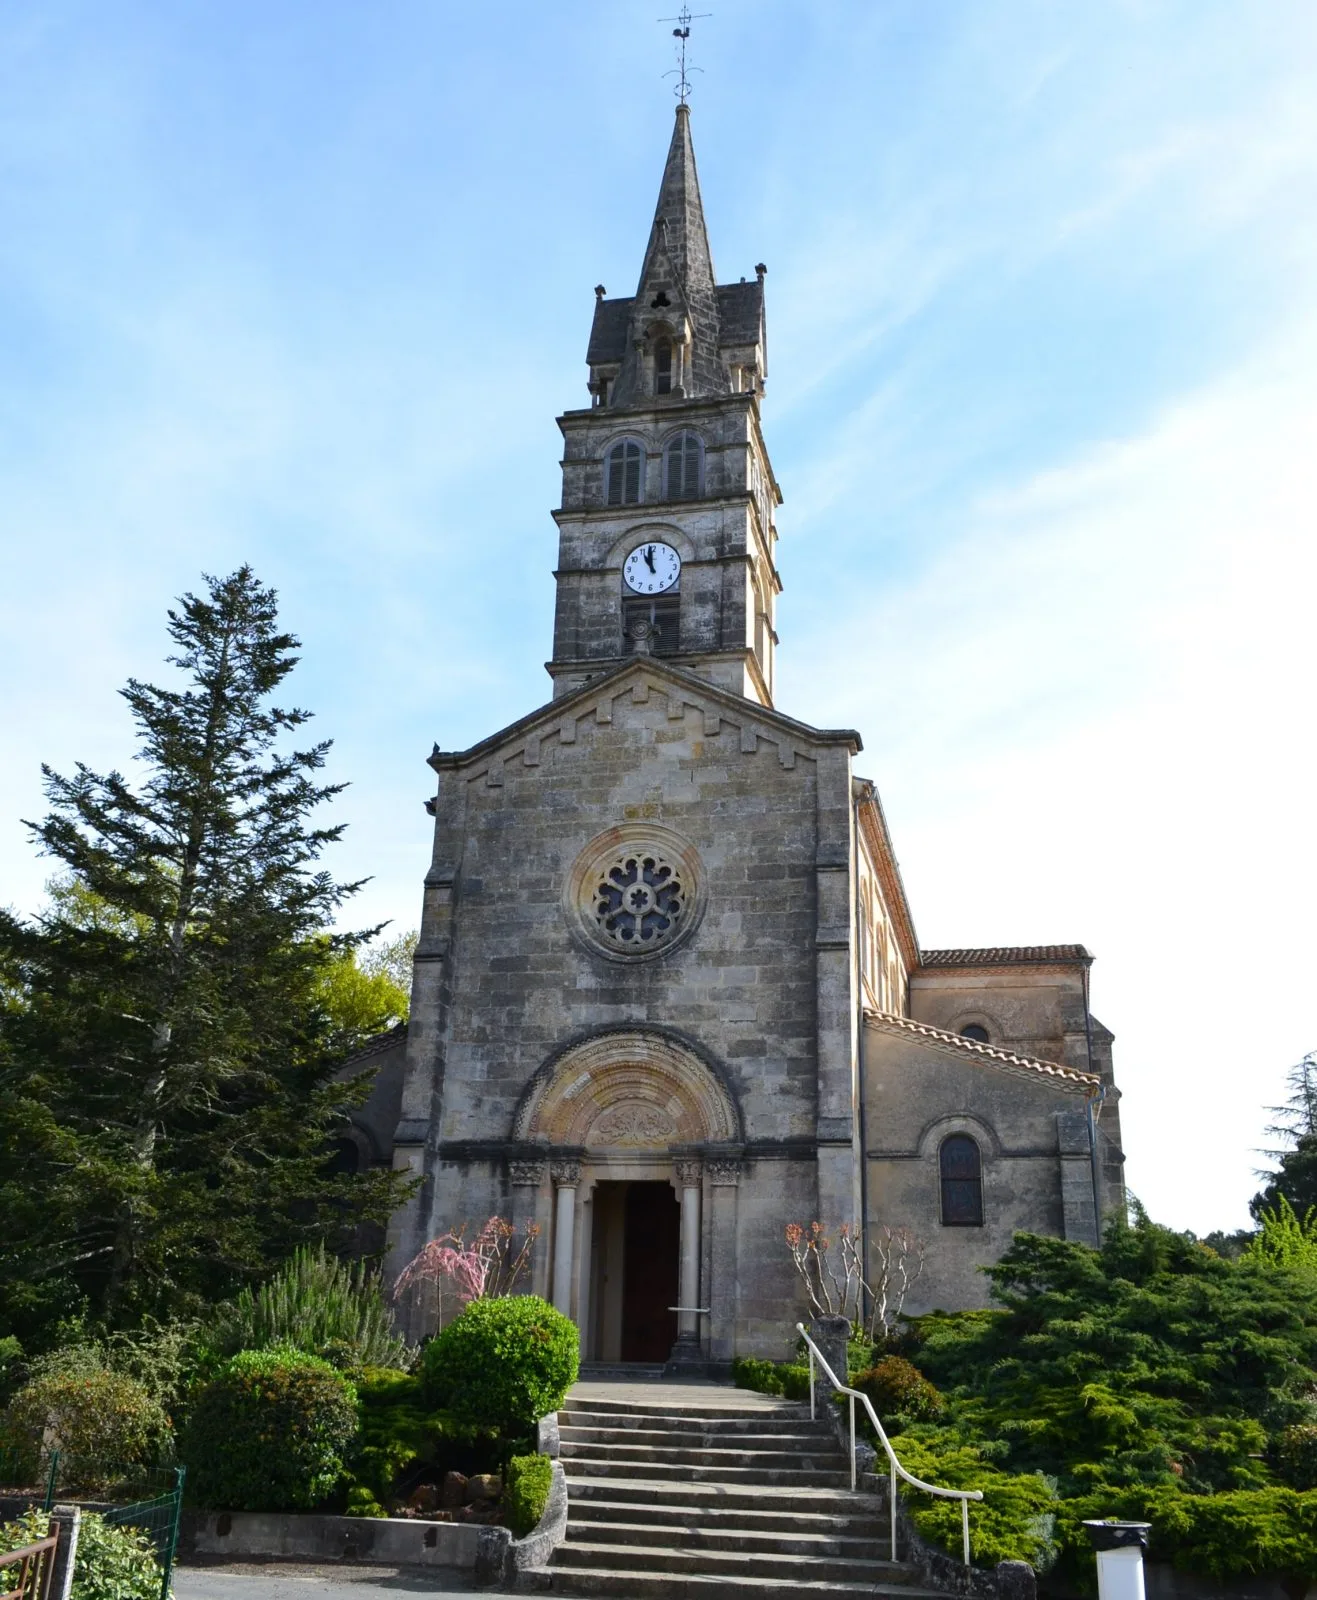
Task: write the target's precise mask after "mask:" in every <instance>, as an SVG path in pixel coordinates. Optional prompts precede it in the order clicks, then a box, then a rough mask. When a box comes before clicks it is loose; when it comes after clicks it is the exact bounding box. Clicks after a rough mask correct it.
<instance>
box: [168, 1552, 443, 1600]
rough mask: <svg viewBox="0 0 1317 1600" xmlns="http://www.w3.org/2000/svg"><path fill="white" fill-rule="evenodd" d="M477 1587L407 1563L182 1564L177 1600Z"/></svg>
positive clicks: (382, 1595) (352, 1596) (371, 1595)
mask: <svg viewBox="0 0 1317 1600" xmlns="http://www.w3.org/2000/svg"><path fill="white" fill-rule="evenodd" d="M472 1592H473V1590H472V1586H471V1585H470V1584H469V1583H468V1582H467V1581H466V1580H465V1579H464V1578H462V1577H460V1576H455V1575H453V1574H449V1573H439V1572H434V1573H430V1572H416V1571H415V1570H414V1569H408V1568H406V1567H345V1566H333V1567H305V1566H302V1565H300V1564H295V1563H291V1562H282V1561H280V1562H277V1563H275V1562H270V1563H268V1564H260V1565H258V1564H255V1563H253V1564H251V1565H246V1564H243V1565H239V1564H237V1563H226V1564H225V1565H224V1566H222V1567H179V1568H177V1569H176V1570H175V1572H174V1593H175V1595H176V1596H177V1597H178V1600H386V1597H387V1596H389V1595H407V1594H428V1595H433V1596H436V1597H438V1600H442V1597H443V1596H445V1595H459V1594H460V1595H466V1594H471V1593H472Z"/></svg>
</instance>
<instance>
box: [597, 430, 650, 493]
mask: <svg viewBox="0 0 1317 1600" xmlns="http://www.w3.org/2000/svg"><path fill="white" fill-rule="evenodd" d="M644 467H645V452H644V451H643V450H642V449H641V448H640V446H639V445H638V444H637V443H636V441H635V440H634V439H620V440H619V441H618V442H617V444H615V445H614V446H613V447H612V448H611V449H610V450H609V452H608V454H607V456H605V457H604V489H605V494H606V497H607V500H608V504H609V505H610V506H634V505H639V504H640V498H641V492H642V489H643V480H644Z"/></svg>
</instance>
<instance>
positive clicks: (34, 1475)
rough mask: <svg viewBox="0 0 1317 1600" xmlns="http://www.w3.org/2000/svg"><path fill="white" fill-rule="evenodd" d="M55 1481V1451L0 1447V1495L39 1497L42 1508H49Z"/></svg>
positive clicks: (53, 1493)
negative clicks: (26, 1494)
mask: <svg viewBox="0 0 1317 1600" xmlns="http://www.w3.org/2000/svg"><path fill="white" fill-rule="evenodd" d="M58 1482H59V1451H58V1450H41V1449H35V1448H32V1449H13V1448H0V1494H3V1493H5V1492H6V1491H8V1492H9V1493H11V1494H12V1493H14V1492H15V1491H19V1492H27V1493H30V1494H31V1495H32V1497H33V1499H34V1500H36V1499H40V1501H41V1509H42V1510H43V1511H49V1510H50V1508H51V1506H53V1505H54V1504H55V1488H56V1485H57V1484H58Z"/></svg>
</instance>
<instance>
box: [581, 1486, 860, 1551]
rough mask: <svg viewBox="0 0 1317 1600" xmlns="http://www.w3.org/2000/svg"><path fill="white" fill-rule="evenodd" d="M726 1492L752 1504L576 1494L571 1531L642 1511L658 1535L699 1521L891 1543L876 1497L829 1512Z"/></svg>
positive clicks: (751, 1530)
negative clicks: (857, 1508) (662, 1501)
mask: <svg viewBox="0 0 1317 1600" xmlns="http://www.w3.org/2000/svg"><path fill="white" fill-rule="evenodd" d="M600 1487H601V1489H602V1490H616V1489H618V1485H617V1484H615V1483H612V1482H610V1483H608V1484H605V1485H601V1486H600ZM654 1487H656V1488H664V1489H670V1487H671V1486H670V1485H667V1484H662V1485H655V1486H654ZM770 1493H771V1491H770ZM726 1498H727V1499H731V1500H734V1501H735V1500H750V1502H751V1504H750V1505H749V1506H748V1507H747V1506H741V1507H739V1508H736V1509H734V1508H733V1507H731V1506H728V1505H726V1504H724V1498H723V1497H721V1496H716V1497H711V1498H710V1499H709V1500H708V1501H707V1502H706V1503H703V1504H701V1503H696V1502H692V1501H691V1500H690V1499H689V1498H677V1497H675V1496H674V1499H673V1501H672V1503H671V1504H660V1503H657V1502H656V1501H655V1500H654V1499H653V1498H652V1497H649V1496H645V1495H637V1496H636V1497H635V1498H634V1499H631V1500H624V1499H622V1498H621V1497H620V1494H619V1495H615V1496H614V1498H612V1499H608V1498H605V1497H604V1496H603V1495H602V1494H601V1495H600V1496H599V1497H595V1496H594V1495H587V1496H584V1497H577V1496H572V1497H571V1499H570V1503H571V1521H570V1523H569V1524H568V1533H569V1534H570V1532H571V1529H572V1528H575V1527H577V1526H585V1525H586V1524H591V1525H600V1526H602V1525H607V1524H610V1523H613V1522H624V1523H636V1522H637V1519H638V1518H640V1517H641V1516H643V1517H644V1519H645V1526H646V1527H648V1528H651V1529H652V1530H653V1531H654V1533H655V1534H656V1535H658V1534H660V1533H662V1532H663V1530H665V1529H668V1528H671V1529H672V1530H673V1531H674V1537H675V1531H676V1530H677V1529H679V1528H686V1527H697V1528H702V1529H704V1530H706V1531H707V1532H708V1533H709V1534H710V1535H713V1534H721V1533H723V1532H729V1533H730V1535H731V1536H732V1537H742V1536H745V1535H751V1536H758V1535H759V1534H761V1533H762V1534H769V1535H774V1536H777V1537H779V1538H791V1537H794V1536H795V1535H797V1534H799V1535H802V1536H803V1535H808V1536H810V1537H817V1538H845V1539H859V1540H860V1541H861V1542H862V1543H864V1544H866V1545H870V1546H872V1547H873V1548H874V1552H875V1554H876V1555H879V1556H881V1555H882V1553H883V1550H885V1549H886V1547H887V1538H888V1524H887V1518H886V1517H885V1516H883V1515H880V1514H879V1512H878V1511H877V1510H876V1509H875V1508H874V1506H873V1503H872V1501H870V1502H869V1504H868V1506H867V1507H866V1508H865V1509H863V1510H861V1511H837V1512H827V1511H803V1510H798V1509H797V1504H798V1502H797V1501H796V1500H795V1499H794V1498H790V1499H788V1500H786V1501H785V1502H784V1505H785V1509H777V1510H772V1509H765V1508H767V1507H771V1506H773V1505H774V1501H773V1500H772V1499H771V1498H768V1497H767V1496H765V1495H760V1496H758V1497H755V1496H754V1495H753V1493H752V1491H746V1492H745V1493H742V1494H734V1495H730V1496H727V1497H726ZM879 1545H881V1546H882V1547H883V1549H882V1550H879V1549H878V1546H879Z"/></svg>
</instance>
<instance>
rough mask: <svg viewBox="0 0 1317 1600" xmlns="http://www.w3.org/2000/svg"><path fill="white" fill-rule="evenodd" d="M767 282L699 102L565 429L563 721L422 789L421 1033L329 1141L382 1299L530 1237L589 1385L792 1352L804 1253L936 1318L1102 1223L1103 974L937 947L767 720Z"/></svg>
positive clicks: (683, 121) (834, 764)
mask: <svg viewBox="0 0 1317 1600" xmlns="http://www.w3.org/2000/svg"><path fill="white" fill-rule="evenodd" d="M764 275H765V269H764V268H763V267H759V268H757V269H756V271H755V275H754V277H753V278H742V279H740V281H739V282H735V283H731V284H718V283H717V282H716V279H715V276H714V271H713V263H712V259H711V255H710V251H709V244H708V238H707V234H706V230H705V222H704V216H703V211H702V207H701V202H700V193H699V185H698V180H697V177H696V169H695V159H694V153H693V148H692V144H691V133H690V117H689V111H688V110H687V108H686V107H685V106H684V105H683V106H681V107H679V108H678V111H677V121H676V128H675V130H674V134H673V139H672V144H671V148H670V150H669V153H668V158H667V162H666V166H665V169H664V173H663V178H662V183H661V186H660V193H659V201H658V207H657V211H656V214H655V219H654V225H653V228H652V230H651V233H650V237H649V242H648V247H647V249H646V252H645V257H644V263H643V266H642V269H641V274H640V281H639V285H638V287H637V291H636V293H635V295H634V296H631V297H629V298H612V299H610V298H607V297H606V295H605V292H604V290H603V289H602V288H600V289H598V290H596V305H595V311H594V323H593V327H592V330H591V333H590V341H589V348H588V355H587V360H588V364H589V394H590V404H589V405H588V406H585V407H582V408H581V409H577V410H569V411H567V412H565V413H564V414H563V416H562V417H560V418H559V426H560V428H561V430H562V435H563V464H562V470H563V489H562V503H561V506H560V507H559V509H558V510H557V511H555V513H554V516H555V518H556V520H557V523H558V527H559V531H560V546H559V559H558V566H557V571H556V580H557V605H556V616H555V624H554V639H553V657H552V660H551V661H550V662H549V663H548V671H549V674H550V676H551V678H552V684H553V693H552V698H551V699H550V700H549V702H548V703H547V704H544V705H542V706H540V707H539V708H538V709H537V710H535V711H532V712H531V713H530V714H529V715H527V716H525V717H523V718H522V719H521V720H520V721H518V722H516V723H514V724H513V725H512V726H511V727H507V728H504V729H502V730H500V731H499V732H497V733H495V734H493V735H491V736H490V737H489V738H488V739H485V740H484V741H482V742H481V743H480V744H477V745H475V746H473V747H472V748H471V749H468V750H462V751H443V750H440V749H438V748H436V749H435V751H434V753H433V755H432V756H431V758H430V765H431V766H432V768H433V769H434V771H435V772H436V774H437V778H438V784H437V792H436V794H435V797H434V799H433V800H432V801H431V802H429V808H430V810H431V811H432V813H433V815H434V820H435V829H434V851H433V857H432V860H431V863H430V868H429V871H428V873H427V875H426V878H425V887H424V901H423V910H422V919H421V930H420V942H419V945H418V948H417V951H416V965H415V978H414V987H413V999H412V1011H411V1020H410V1023H409V1025H408V1026H407V1028H406V1029H405V1030H399V1032H398V1033H397V1034H396V1035H393V1036H389V1038H388V1039H386V1040H384V1041H381V1044H380V1047H379V1048H378V1049H377V1050H376V1052H375V1053H374V1055H373V1056H371V1057H370V1058H369V1065H370V1066H371V1067H373V1068H378V1070H377V1072H376V1078H375V1087H374V1090H373V1092H372V1096H371V1100H370V1102H369V1103H368V1105H367V1106H366V1107H364V1108H363V1110H362V1112H361V1113H360V1116H359V1122H358V1125H357V1127H356V1129H355V1130H354V1134H353V1137H354V1139H355V1140H356V1142H357V1144H358V1145H359V1147H360V1150H361V1153H362V1156H363V1157H364V1158H365V1159H369V1160H376V1161H391V1162H393V1163H394V1165H396V1166H398V1167H400V1168H404V1169H407V1170H410V1171H411V1172H413V1173H414V1174H416V1176H417V1177H418V1178H419V1179H420V1180H421V1182H420V1184H419V1186H418V1188H417V1191H416V1193H415V1196H414V1198H413V1199H412V1200H411V1202H409V1204H408V1205H407V1206H406V1207H405V1208H404V1209H403V1210H402V1211H401V1212H400V1213H399V1214H398V1215H397V1216H396V1217H395V1218H394V1221H393V1224H392V1227H391V1230H390V1238H389V1256H390V1265H391V1267H392V1268H393V1269H394V1270H397V1269H398V1268H400V1267H401V1265H402V1264H403V1263H405V1262H406V1261H407V1260H408V1259H410V1257H411V1256H412V1255H414V1254H415V1253H416V1251H417V1250H419V1249H420V1248H421V1246H422V1245H423V1244H424V1243H425V1242H426V1241H427V1240H428V1239H430V1238H432V1237H434V1236H436V1235H437V1234H440V1233H443V1232H445V1231H447V1230H448V1229H449V1228H450V1227H453V1226H456V1225H458V1224H461V1223H463V1222H467V1223H474V1224H476V1225H478V1224H479V1223H480V1222H481V1221H483V1220H484V1219H485V1218H486V1217H489V1216H491V1215H498V1216H502V1217H505V1218H508V1219H509V1220H511V1221H512V1222H513V1223H514V1224H515V1225H516V1227H517V1228H518V1229H520V1230H523V1231H524V1230H526V1229H527V1228H529V1227H530V1226H532V1225H535V1226H537V1227H538V1230H539V1232H538V1238H537V1242H536V1246H535V1249H534V1253H533V1266H532V1280H531V1282H530V1284H529V1285H528V1287H530V1288H533V1289H534V1290H535V1291H536V1292H539V1293H541V1294H543V1295H545V1296H546V1297H547V1298H550V1299H552V1300H553V1301H554V1302H555V1304H557V1305H558V1306H559V1308H560V1309H561V1310H563V1311H564V1312H565V1313H566V1314H567V1315H568V1316H570V1317H572V1318H573V1319H574V1320H575V1321H576V1323H577V1325H578V1326H579V1328H580V1330H581V1336H582V1354H583V1356H584V1357H585V1358H586V1359H593V1360H600V1361H610V1362H615V1361H655V1360H664V1359H667V1358H668V1357H669V1356H670V1354H671V1353H672V1352H673V1351H674V1350H676V1351H677V1352H678V1354H679V1355H680V1354H682V1353H684V1354H685V1355H686V1356H688V1357H696V1358H699V1359H703V1360H706V1361H710V1362H725V1361H727V1360H729V1359H730V1358H731V1357H732V1356H733V1355H737V1354H766V1355H774V1356H779V1355H781V1354H782V1353H783V1349H784V1341H785V1340H786V1339H787V1338H788V1336H789V1333H790V1330H791V1328H792V1327H793V1325H794V1323H795V1321H796V1320H797V1319H798V1317H800V1316H801V1315H802V1314H803V1313H804V1311H805V1304H804V1300H803V1296H802V1293H801V1290H800V1285H799V1283H798V1280H797V1278H796V1275H795V1271H794V1269H793V1266H792V1263H791V1260H790V1257H789V1255H788V1252H787V1249H786V1246H785V1243H784V1227H785V1225H786V1224H787V1223H789V1222H792V1221H798V1222H804V1223H809V1222H811V1221H813V1220H818V1221H819V1222H821V1223H823V1224H824V1225H825V1226H827V1227H829V1228H835V1227H836V1226H837V1225H838V1224H840V1223H842V1222H847V1223H851V1224H852V1225H862V1226H863V1227H864V1228H865V1230H866V1232H867V1235H868V1238H869V1241H870V1244H871V1245H872V1244H873V1242H874V1241H875V1240H876V1239H877V1238H878V1236H879V1235H880V1233H881V1230H882V1229H883V1228H884V1227H890V1228H904V1229H908V1230H910V1231H911V1232H912V1233H913V1234H914V1235H916V1236H917V1237H918V1239H919V1240H920V1241H921V1243H922V1247H923V1249H924V1250H925V1252H926V1254H925V1266H924V1271H923V1275H922V1277H921V1278H920V1279H919V1281H918V1283H917V1285H916V1287H915V1290H914V1292H913V1293H912V1295H911V1297H910V1301H909V1305H908V1309H911V1310H917V1309H925V1308H928V1307H932V1306H942V1307H946V1308H959V1307H966V1306H973V1305H978V1304H982V1303H984V1301H985V1290H986V1284H985V1280H984V1279H983V1276H982V1274H981V1273H980V1272H979V1270H978V1269H979V1268H980V1267H981V1266H982V1265H984V1264H987V1263H989V1262H991V1261H993V1260H995V1259H996V1257H997V1256H998V1255H999V1254H1000V1253H1001V1251H1002V1250H1003V1249H1004V1248H1005V1246H1006V1245H1007V1244H1008V1243H1009V1240H1010V1238H1011V1235H1012V1233H1013V1232H1014V1231H1015V1230H1017V1229H1020V1228H1025V1229H1030V1230H1033V1231H1037V1232H1043V1233H1048V1234H1054V1235H1058V1236H1064V1237H1066V1238H1075V1239H1080V1240H1084V1241H1087V1242H1093V1241H1094V1240H1095V1239H1096V1237H1097V1234H1098V1230H1099V1228H1100V1226H1101V1219H1102V1217H1103V1215H1104V1214H1105V1213H1107V1212H1110V1211H1112V1210H1113V1209H1115V1208H1116V1207H1118V1206H1120V1205H1121V1204H1122V1203H1123V1187H1122V1178H1121V1161H1122V1157H1121V1152H1120V1136H1119V1121H1118V1116H1117V1108H1116V1094H1115V1090H1114V1083H1113V1079H1112V1070H1111V1035H1110V1034H1109V1033H1108V1032H1107V1031H1106V1030H1105V1029H1104V1028H1102V1027H1101V1025H1100V1024H1098V1023H1097V1022H1096V1021H1095V1020H1094V1019H1093V1017H1092V1015H1091V1012H1090V1010H1089V1006H1088V971H1089V965H1090V960H1091V958H1090V957H1089V955H1088V953H1087V951H1086V950H1085V949H1084V948H1083V947H1082V946H1079V945H1059V946H1038V947H1028V948H996V949H980V950H921V948H920V946H919V943H918V940H917V938H916V936H915V931H914V925H913V922H912V919H911V914H910V909H909V907H908V904H907V901H906V896H905V891H904V889H903V887H902V883H901V877H900V873H899V871H898V869H897V864H896V860H895V857H894V855H893V851H892V846H891V841H890V839H889V837H888V832H887V827H886V824H885V822H884V818H883V812H882V808H881V805H880V803H879V799H878V794H877V791H876V789H875V788H874V785H873V784H872V783H871V782H870V781H868V780H867V779H866V778H864V777H861V776H860V775H859V774H858V773H857V770H856V761H857V757H858V756H859V755H860V750H861V742H860V737H859V735H858V734H857V733H855V732H854V731H852V730H850V729H844V728H842V729H836V728H815V727H811V726H809V725H807V724H806V723H803V722H800V721H797V720H796V719H794V718H793V717H791V716H789V715H788V714H786V713H785V712H784V711H782V710H780V709H779V708H778V707H777V706H776V704H775V701H774V653H775V650H776V647H777V633H776V628H775V611H776V599H777V595H778V593H779V591H780V589H781V583H780V579H779V576H778V570H777V563H776V546H777V532H776V527H775V513H776V508H777V506H778V505H779V504H780V501H781V495H780V493H779V490H778V485H777V481H776V479H775V477H774V474H773V469H772V465H771V463H770V459H769V455H768V450H767V446H766V444H765V440H764V436H763V433H762V431H761V407H762V402H763V392H764V382H765V376H766V370H767V356H766V350H767V346H766V339H765V320H764ZM360 1065H361V1063H359V1064H358V1069H359V1067H360ZM418 1331H419V1330H418Z"/></svg>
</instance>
